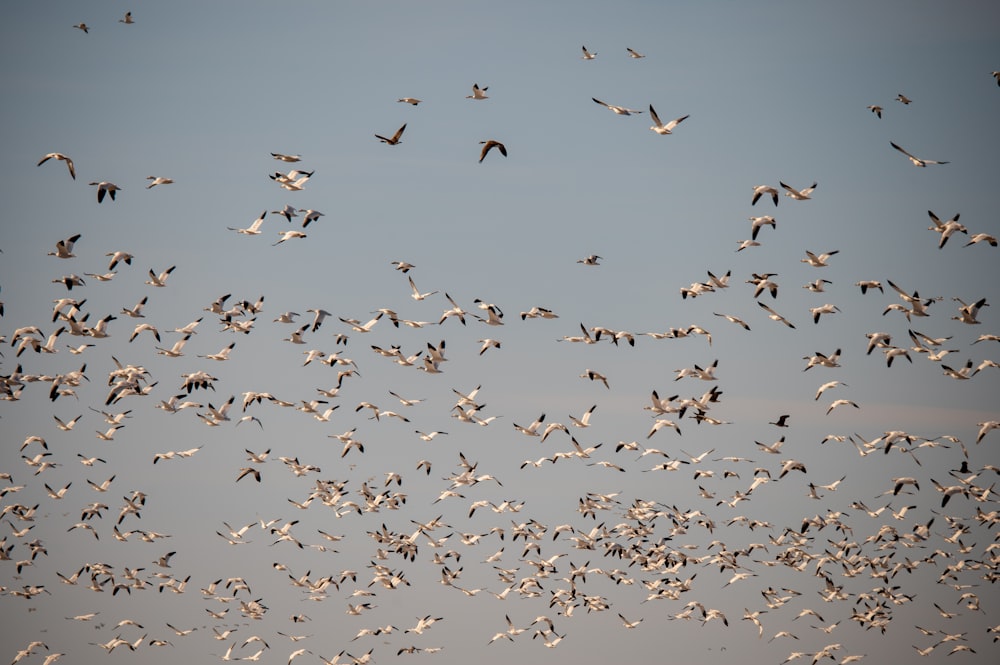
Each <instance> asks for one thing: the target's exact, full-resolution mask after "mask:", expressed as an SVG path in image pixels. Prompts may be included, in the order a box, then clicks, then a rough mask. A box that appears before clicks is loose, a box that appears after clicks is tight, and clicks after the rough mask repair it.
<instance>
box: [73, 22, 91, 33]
mask: <svg viewBox="0 0 1000 665" xmlns="http://www.w3.org/2000/svg"><path fill="white" fill-rule="evenodd" d="M73 27H74V28H76V29H77V30H83V32H85V33H86V34H88V35H89V34H90V26H89V25H87V24H86V23H77V24H76V25H74V26H73Z"/></svg>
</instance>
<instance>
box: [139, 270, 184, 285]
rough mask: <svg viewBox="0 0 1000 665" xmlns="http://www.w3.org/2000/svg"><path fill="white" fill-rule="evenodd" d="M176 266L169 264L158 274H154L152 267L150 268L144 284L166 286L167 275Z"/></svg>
mask: <svg viewBox="0 0 1000 665" xmlns="http://www.w3.org/2000/svg"><path fill="white" fill-rule="evenodd" d="M176 268H177V266H170V267H169V268H167V269H166V270H164V271H163V272H161V273H160V274H156V273H155V272H153V270H152V268H150V270H149V280H147V281H146V284H149V285H150V286H158V287H164V286H166V285H167V277H169V276H170V273H172V272H173V271H174V270H175V269H176Z"/></svg>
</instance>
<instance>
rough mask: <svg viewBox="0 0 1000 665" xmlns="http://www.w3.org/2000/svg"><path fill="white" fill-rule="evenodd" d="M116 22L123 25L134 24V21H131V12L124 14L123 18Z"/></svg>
mask: <svg viewBox="0 0 1000 665" xmlns="http://www.w3.org/2000/svg"><path fill="white" fill-rule="evenodd" d="M118 22H119V23H124V24H125V25H132V24H133V23H135V21H134V20H132V12H125V18H120V19H118Z"/></svg>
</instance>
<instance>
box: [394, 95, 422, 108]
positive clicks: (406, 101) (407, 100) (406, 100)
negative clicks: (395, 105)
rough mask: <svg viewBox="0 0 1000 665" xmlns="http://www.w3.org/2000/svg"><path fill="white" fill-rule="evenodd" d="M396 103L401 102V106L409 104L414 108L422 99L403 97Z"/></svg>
mask: <svg viewBox="0 0 1000 665" xmlns="http://www.w3.org/2000/svg"><path fill="white" fill-rule="evenodd" d="M396 101H397V102H402V103H403V104H410V105H411V106H416V105H417V104H419V103H420V102H422V101H424V100H422V99H417V98H416V97H403V98H402V99H397V100H396Z"/></svg>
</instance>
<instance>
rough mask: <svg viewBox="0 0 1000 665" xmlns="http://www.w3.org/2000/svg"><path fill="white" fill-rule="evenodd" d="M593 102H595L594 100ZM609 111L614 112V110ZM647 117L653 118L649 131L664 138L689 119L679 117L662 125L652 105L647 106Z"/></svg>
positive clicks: (686, 116) (687, 116)
mask: <svg viewBox="0 0 1000 665" xmlns="http://www.w3.org/2000/svg"><path fill="white" fill-rule="evenodd" d="M594 101H597V100H596V99H595V100H594ZM608 108H611V107H608ZM611 110H612V111H614V109H611ZM615 113H617V111H615ZM626 115H628V114H626ZM649 115H650V116H651V117H652V118H653V126H652V127H650V129H651V130H652V131H654V132H656V133H657V134H659V135H661V136H665V135H667V134H670V133H672V132H673V129H674V127H676V126H677V125H679V124H681V123H682V122H684V121H685V120H687V119H688V118H689V117H690V115H685V116H681V117H680V118H675V119H674V120H671V121H670V122H668V123H667V124H663V123H662V122H660V116H658V115H656V111H655V110H654V109H653V105H652V104H650V105H649Z"/></svg>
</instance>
